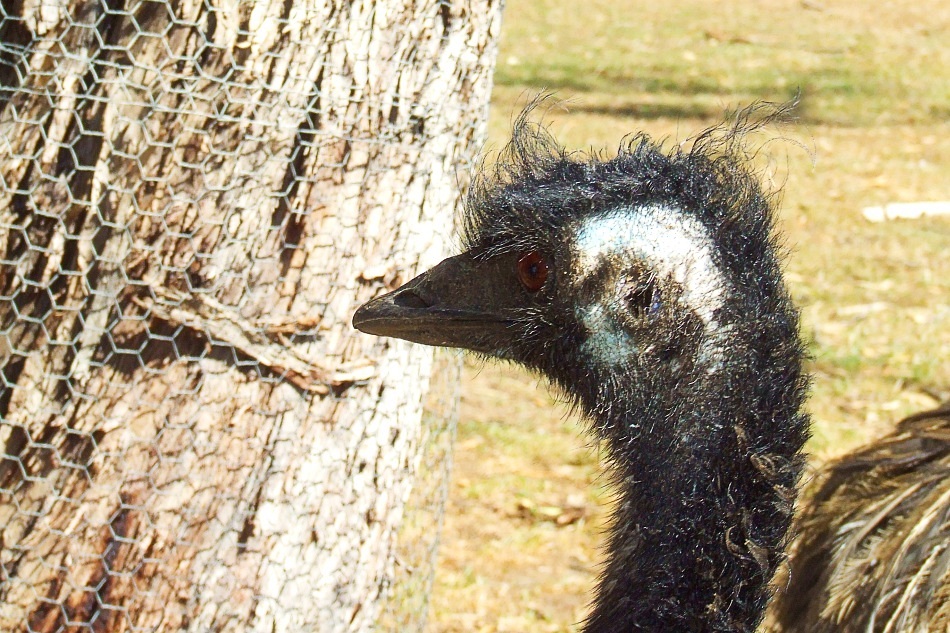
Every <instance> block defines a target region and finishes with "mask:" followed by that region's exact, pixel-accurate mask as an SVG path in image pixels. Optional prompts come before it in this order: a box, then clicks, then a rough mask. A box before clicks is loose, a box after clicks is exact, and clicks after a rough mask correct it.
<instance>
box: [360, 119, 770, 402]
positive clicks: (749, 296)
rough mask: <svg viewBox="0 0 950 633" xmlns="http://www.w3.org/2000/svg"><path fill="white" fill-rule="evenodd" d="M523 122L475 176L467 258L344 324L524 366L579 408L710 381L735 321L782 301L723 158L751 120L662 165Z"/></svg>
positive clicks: (757, 209) (730, 160) (636, 147)
mask: <svg viewBox="0 0 950 633" xmlns="http://www.w3.org/2000/svg"><path fill="white" fill-rule="evenodd" d="M527 114H528V112H525V113H524V114H522V116H521V117H520V118H519V119H518V121H517V122H516V125H515V128H514V133H513V137H512V141H511V143H510V144H509V145H508V147H507V148H506V149H505V150H504V152H502V154H501V156H500V157H499V160H498V161H497V163H496V164H495V166H494V167H493V168H491V169H487V170H483V171H482V172H480V173H479V174H478V175H476V178H475V182H474V185H473V187H472V191H471V193H470V195H469V197H468V199H467V201H466V205H465V210H464V212H463V216H462V227H463V231H462V238H463V244H464V247H465V250H464V252H463V253H462V254H461V255H457V256H455V257H452V258H449V259H447V260H445V261H443V262H442V263H440V264H439V265H437V266H436V267H434V268H433V269H431V270H429V271H428V272H426V273H423V274H422V275H419V276H418V277H416V278H415V279H413V280H412V281H410V282H409V283H407V284H405V285H404V286H403V287H401V288H399V289H397V290H395V291H393V292H391V293H389V294H387V295H384V296H382V297H379V298H377V299H375V300H373V301H371V302H369V303H367V304H366V305H364V306H363V307H361V308H360V309H359V310H358V311H357V313H356V315H355V316H354V319H353V323H354V326H355V327H357V328H358V329H360V330H362V331H364V332H368V333H371V334H377V335H382V336H394V337H398V338H403V339H407V340H410V341H415V342H418V343H423V344H427V345H439V346H446V347H460V348H465V349H469V350H473V351H476V352H479V353H481V354H485V355H488V356H494V357H498V358H503V359H509V360H513V361H516V362H519V363H522V364H524V365H526V366H528V367H530V368H532V369H535V370H537V371H540V372H542V373H544V374H546V375H548V376H549V377H551V378H553V379H554V380H555V381H556V382H557V383H558V384H560V385H561V386H562V387H564V388H565V389H566V390H567V391H568V392H569V393H571V394H572V395H574V396H577V397H578V398H579V399H580V400H581V401H582V402H583V403H584V404H585V405H586V407H587V408H588V410H590V409H591V408H592V407H596V406H598V404H599V405H605V404H606V403H605V402H604V400H603V398H602V397H597V395H596V394H597V392H598V391H603V388H602V387H603V385H604V384H605V383H611V382H616V380H617V377H618V376H624V377H625V378H627V379H631V378H632V379H634V380H636V379H638V378H639V379H643V380H645V381H646V382H656V381H659V382H661V383H662V382H663V381H669V380H673V376H674V375H678V376H680V377H683V376H687V375H689V374H692V373H694V372H701V373H702V374H710V373H714V372H716V371H718V370H719V369H720V368H721V367H722V364H723V363H724V362H727V361H728V358H727V356H726V355H725V354H724V351H723V344H724V341H725V339H726V337H730V336H731V334H732V333H734V332H735V329H736V327H737V323H738V322H740V321H742V320H744V319H747V318H750V317H754V316H755V313H756V312H759V311H763V312H769V311H770V310H772V311H773V312H774V310H773V308H774V307H775V305H774V304H775V302H776V301H779V302H781V301H782V300H784V295H783V292H784V291H783V290H781V289H780V288H779V287H780V286H781V281H780V271H779V268H778V264H777V258H776V256H775V250H776V247H775V244H774V240H773V238H772V234H771V224H772V211H771V206H770V204H769V199H768V197H767V196H766V195H765V194H763V193H762V191H761V188H760V187H759V184H758V181H757V180H756V178H754V177H753V175H752V174H751V173H750V172H749V169H748V167H747V164H746V161H745V160H744V159H745V157H744V155H743V156H739V155H738V154H739V152H737V151H736V149H737V148H741V141H740V137H741V136H742V135H743V134H744V133H745V132H746V131H747V130H748V129H749V128H750V127H754V126H755V125H756V124H755V123H749V119H748V117H747V116H746V117H740V122H739V123H738V124H737V125H736V126H734V127H732V128H728V129H723V128H717V129H713V130H710V131H709V132H707V133H706V134H704V135H701V136H699V137H697V139H696V140H695V141H694V143H693V146H692V149H691V150H690V151H682V150H679V149H676V150H674V151H673V152H671V153H667V152H664V151H663V150H661V149H660V147H659V146H658V144H656V143H654V142H652V141H651V140H650V139H649V138H648V137H646V136H642V135H641V136H636V137H633V138H632V139H630V140H629V141H628V142H627V143H626V144H625V145H624V146H623V147H622V148H621V150H620V152H619V154H618V155H617V156H616V157H615V158H612V159H609V160H600V159H598V158H597V157H596V156H593V157H592V156H585V155H572V154H569V153H567V152H565V151H564V150H563V149H562V148H560V147H559V146H558V145H557V144H556V142H555V141H554V140H553V139H552V138H551V137H550V136H549V135H548V134H547V133H546V131H544V130H543V129H542V128H540V127H539V126H537V125H535V124H532V123H531V122H529V121H528V119H527ZM777 295H778V296H777ZM733 351H734V350H733ZM604 397H606V394H604Z"/></svg>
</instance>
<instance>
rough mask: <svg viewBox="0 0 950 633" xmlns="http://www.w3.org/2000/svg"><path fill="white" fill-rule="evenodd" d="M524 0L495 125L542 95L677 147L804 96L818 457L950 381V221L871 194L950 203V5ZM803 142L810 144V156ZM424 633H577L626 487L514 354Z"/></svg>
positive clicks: (495, 397) (470, 474)
mask: <svg viewBox="0 0 950 633" xmlns="http://www.w3.org/2000/svg"><path fill="white" fill-rule="evenodd" d="M577 7H578V5H577V3H574V2H569V1H568V0H520V1H514V2H510V3H509V6H508V9H507V12H506V15H505V24H504V29H503V33H502V42H501V49H500V54H499V64H498V70H497V73H496V89H495V92H494V96H493V112H492V118H491V121H490V125H489V129H490V134H489V135H490V139H491V142H492V144H493V145H494V146H496V147H497V146H499V145H501V144H502V143H503V142H504V141H505V138H506V135H507V130H508V126H509V124H510V120H511V117H512V115H513V113H516V112H517V111H518V110H519V109H520V107H521V106H522V105H523V103H524V101H525V99H526V98H527V97H529V96H531V95H533V94H535V93H537V92H538V91H540V90H542V89H548V90H554V91H556V94H557V96H558V97H561V98H564V99H567V100H569V103H568V106H567V108H566V109H561V108H555V109H552V110H550V111H549V112H547V113H546V115H545V120H546V121H549V122H551V127H552V130H553V132H554V133H555V134H556V135H557V137H558V138H559V139H560V140H561V142H562V143H564V144H565V145H566V146H568V147H571V148H579V149H584V148H602V147H606V148H608V149H609V148H612V147H616V146H617V145H618V143H619V141H620V139H621V138H622V137H623V136H624V135H626V134H628V133H630V132H634V131H639V130H645V131H647V132H648V133H650V134H652V135H653V136H655V137H658V138H668V139H670V141H671V142H676V141H679V140H683V139H684V138H686V137H688V136H689V135H690V134H691V133H695V132H696V131H699V130H701V129H703V128H705V127H707V126H708V125H710V124H712V123H714V122H715V121H716V120H717V118H719V117H721V115H722V112H723V111H724V110H726V109H729V108H735V107H737V106H742V105H745V104H748V103H750V102H752V101H754V100H758V99H767V100H784V99H787V98H788V97H789V96H791V95H793V94H794V93H795V92H796V91H797V90H799V89H800V90H801V91H802V95H803V97H802V99H803V102H802V107H801V108H800V110H799V116H800V120H799V122H798V123H797V124H795V125H791V126H788V127H785V128H783V129H781V130H775V131H774V136H775V137H781V138H787V139H790V141H791V142H781V141H779V142H771V143H768V144H767V145H766V146H765V149H766V153H767V154H769V155H770V156H771V157H772V166H771V167H772V169H773V171H774V173H775V179H776V182H778V183H780V184H783V185H784V187H783V199H782V215H781V223H782V228H783V230H784V231H785V233H786V234H787V237H788V240H787V241H788V244H789V245H790V247H791V255H790V258H789V261H788V267H787V268H788V280H789V284H790V285H791V288H792V291H793V294H794V295H795V298H796V299H797V301H798V303H799V305H800V306H801V307H802V310H803V317H804V333H805V336H806V337H807V338H808V340H809V341H810V343H811V345H810V349H811V353H812V361H811V365H810V369H811V371H812V373H813V375H814V387H813V389H812V397H811V400H810V404H809V407H810V409H811V411H812V412H813V414H814V418H815V421H816V426H815V429H814V438H813V440H812V442H811V444H810V445H809V450H810V453H811V456H812V463H813V464H814V465H816V466H817V465H819V464H820V463H821V462H823V461H825V460H827V459H829V458H831V457H833V456H835V455H839V454H842V453H844V452H847V451H849V450H851V449H853V448H854V447H856V446H857V445H860V444H861V443H863V442H865V441H868V440H869V439H870V438H873V437H875V436H879V435H881V434H883V433H885V432H887V430H888V429H890V428H891V426H892V425H893V423H894V422H895V421H896V420H898V419H899V418H900V417H901V416H903V415H906V414H908V413H910V412H913V411H917V410H920V409H922V408H924V407H927V406H931V405H933V404H935V403H936V401H937V399H938V398H941V397H943V398H946V397H948V396H950V221H948V219H946V218H930V219H921V220H913V221H895V222H887V223H881V224H872V223H869V222H867V221H866V220H864V218H863V217H862V215H861V209H862V208H863V207H865V206H871V205H879V204H882V203H887V202H906V201H918V200H948V199H950V178H947V174H948V173H950V47H947V46H946V45H945V42H944V39H945V34H946V33H947V32H950V5H947V3H945V2H939V1H937V0H932V1H930V2H922V3H884V4H877V5H870V4H869V3H866V2H857V1H856V0H843V1H842V2H835V3H832V2H823V1H812V0H806V1H803V2H793V1H791V0H783V1H781V2H780V1H778V0H767V1H764V2H757V3H750V2H739V1H738V0H724V1H723V2H717V3H710V2H705V1H702V0H683V1H681V2H675V3H631V2H619V1H618V0H594V1H592V2H589V3H587V4H586V5H585V8H584V10H583V11H582V12H578V11H577ZM803 148H804V149H803ZM462 393H463V399H462V411H461V421H460V425H459V438H458V444H457V446H456V451H455V470H454V474H453V480H452V483H451V488H450V495H449V506H448V508H447V510H446V517H445V522H446V524H445V531H444V535H443V543H442V548H441V551H440V562H439V568H438V571H437V576H436V583H435V589H434V593H433V596H432V611H431V614H430V621H429V627H428V630H429V631H432V632H438V633H449V632H459V633H461V632H463V631H464V632H469V631H474V632H484V633H494V632H514V631H541V632H545V631H551V632H561V631H576V630H579V627H578V626H577V625H576V624H575V623H576V622H578V621H580V620H581V619H582V618H583V617H584V614H585V612H586V601H587V599H588V596H589V595H590V593H589V592H590V590H591V588H592V587H593V585H594V583H595V581H596V576H597V569H598V568H597V564H598V561H599V560H600V554H599V551H598V544H599V543H600V542H601V537H602V533H603V526H604V522H605V513H606V512H607V509H608V508H609V502H610V491H609V490H607V489H605V488H604V487H603V486H602V479H601V477H600V472H601V470H600V460H599V456H598V454H597V452H596V450H594V449H592V448H590V447H588V446H586V445H585V443H584V440H583V439H582V437H581V435H582V433H581V430H582V423H580V422H577V421H575V420H574V419H573V418H571V417H570V416H568V413H567V411H566V409H565V408H564V407H563V406H561V405H559V404H558V403H557V402H556V401H555V399H553V398H552V397H551V396H550V395H549V394H548V392H547V390H546V389H545V388H544V387H543V386H539V385H538V384H537V380H536V379H535V378H534V377H531V376H527V375H525V374H524V373H523V372H521V371H520V370H518V369H517V368H515V367H511V366H507V365H491V364H490V365H486V366H484V367H476V366H475V365H472V364H467V365H466V367H465V370H464V374H463V391H462Z"/></svg>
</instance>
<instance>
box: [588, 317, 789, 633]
mask: <svg viewBox="0 0 950 633" xmlns="http://www.w3.org/2000/svg"><path fill="white" fill-rule="evenodd" d="M786 343H787V344H786V345H781V342H780V348H782V349H786V350H789V349H792V350H797V349H798V343H797V339H796V338H795V336H794V335H790V340H789V341H786ZM744 356H745V358H744V361H745V362H748V366H745V367H741V366H738V367H723V368H721V372H722V373H721V374H718V375H714V374H707V373H705V372H703V371H702V370H699V371H697V372H696V374H695V375H692V376H680V377H676V376H674V375H670V376H666V377H663V376H660V377H659V379H658V380H657V382H658V383H660V384H657V385H654V387H653V389H652V390H651V391H650V392H648V393H647V394H646V395H645V396H643V397H641V398H639V399H636V398H635V399H634V400H637V402H636V403H635V404H633V405H632V406H628V407H624V408H618V407H616V406H614V407H604V406H603V403H604V402H606V401H608V400H609V401H612V402H614V403H616V402H617V401H619V400H621V399H622V398H623V397H624V396H623V394H622V393H611V394H607V393H602V394H601V396H600V397H599V398H598V400H600V401H601V403H600V404H599V405H598V404H596V403H591V404H594V407H593V410H594V411H595V414H594V416H593V418H594V419H593V422H594V428H595V432H596V433H598V434H599V435H601V437H602V439H603V440H604V442H605V445H606V450H607V452H608V454H609V457H610V461H611V462H612V463H613V476H614V481H615V484H616V486H617V489H618V498H617V505H616V508H615V511H614V524H613V528H612V531H611V534H610V537H609V542H608V546H607V550H608V551H607V563H606V566H605V569H604V573H603V576H602V578H601V582H600V585H599V587H598V590H597V594H596V598H595V601H594V605H593V608H592V611H591V615H590V616H589V619H588V622H587V626H586V628H585V631H586V632H587V633H621V632H628V631H657V632H659V631H730V632H731V631H750V632H751V631H754V630H755V629H756V628H757V626H758V624H759V622H760V621H761V618H762V615H763V613H764V609H765V606H766V604H767V602H768V599H769V597H770V595H771V592H770V590H769V583H770V581H771V579H772V577H773V574H774V572H775V570H776V567H777V565H778V564H779V562H780V561H781V558H782V556H783V552H784V547H785V543H786V532H787V530H788V527H789V523H790V519H791V516H792V510H793V504H794V495H795V489H796V485H797V481H798V478H799V474H800V472H801V458H800V455H799V454H800V451H801V449H802V445H803V443H804V441H805V438H806V436H807V419H806V418H805V417H804V415H803V414H801V413H800V412H799V407H800V405H801V397H802V391H803V381H804V379H803V377H802V374H801V370H800V358H799V357H798V356H797V355H794V354H793V355H792V356H791V358H789V357H788V356H787V355H786V354H776V353H775V350H774V349H772V350H769V349H766V350H758V351H757V352H753V353H752V354H751V355H744ZM746 359H750V360H746ZM756 359H772V363H771V366H768V365H769V364H768V363H766V364H765V365H759V366H756V365H758V363H756ZM783 365H784V368H783ZM770 378H771V379H773V380H769V379H770ZM664 383H665V384H664ZM670 384H673V385H676V386H675V387H673V388H671V387H670V386H669V385H670ZM628 398H629V394H628ZM588 410H591V409H588ZM598 410H599V411H600V413H599V414H597V413H596V411H598Z"/></svg>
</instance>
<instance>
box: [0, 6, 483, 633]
mask: <svg viewBox="0 0 950 633" xmlns="http://www.w3.org/2000/svg"><path fill="white" fill-rule="evenodd" d="M499 11H500V8H499V7H498V6H492V5H491V3H489V2H458V3H451V4H450V3H445V2H439V1H435V2H430V3H425V2H423V3H419V4H412V3H404V4H396V3H374V2H367V3H343V2H333V3H321V2H318V1H316V0H298V1H296V2H286V3H284V2H265V1H261V2H253V3H249V2H243V1H236V0H204V1H202V2H191V1H190V0H167V1H166V0H156V1H152V0H141V1H140V0H20V1H16V2H13V3H4V4H3V6H2V13H0V148H2V149H0V156H2V157H3V161H2V162H0V228H2V234H0V238H2V239H0V362H2V372H0V375H2V377H3V381H4V382H3V390H2V395H0V530H2V543H0V628H2V629H3V630H10V631H14V630H16V631H26V630H29V631H65V630H68V631H72V630H77V631H78V630H96V631H105V630H109V631H112V630H116V631H118V630H123V631H124V630H138V631H156V630H171V629H175V630H194V631H206V630H215V631H228V630H234V631H244V630H261V631H264V630H266V631H272V630H276V631H284V630H315V631H343V630H367V629H369V628H373V627H374V626H377V623H380V624H378V626H380V627H381V628H386V629H390V630H400V631H408V630H415V629H419V628H421V626H422V622H423V620H424V612H425V604H426V596H427V594H428V590H429V587H430V584H431V578H432V568H433V561H434V551H435V545H436V539H437V534H438V530H437V529H433V527H434V526H437V525H438V524H439V522H440V517H441V511H442V504H443V500H444V495H445V480H446V475H447V469H448V463H449V452H450V447H451V441H452V434H453V429H454V420H455V418H454V416H455V407H456V402H457V393H456V389H457V384H458V360H457V358H456V357H455V356H452V355H445V356H440V357H437V358H436V360H435V363H434V364H433V358H432V354H431V352H429V351H427V350H425V349H423V348H417V347H414V346H409V345H406V344H403V343H398V342H396V343H389V342H384V341H371V340H368V337H367V338H362V337H358V336H354V334H353V333H352V330H351V329H350V328H349V318H350V315H351V314H352V310H353V308H354V307H355V305H357V304H358V303H359V302H361V301H362V300H365V299H366V298H368V297H369V296H371V295H373V294H375V293H377V292H379V291H380V287H381V286H389V287H391V286H393V285H394V284H397V283H399V282H400V280H402V279H405V278H406V275H407V274H410V271H412V270H417V269H419V268H420V267H423V266H428V265H431V264H432V263H434V262H435V261H436V260H437V259H438V258H439V257H440V256H441V255H442V252H443V251H444V248H445V244H446V241H447V234H448V233H449V227H450V224H451V223H450V222H449V221H448V220H449V218H450V210H451V209H453V208H454V207H455V206H456V204H457V203H458V200H459V195H460V194H459V186H458V185H459V182H458V181H459V180H460V177H459V175H461V174H464V173H465V171H466V165H467V164H468V163H469V161H470V160H471V157H472V151H473V147H474V145H475V142H477V141H478V140H479V139H480V138H482V136H483V133H484V120H485V112H486V108H487V98H488V93H489V87H490V77H491V72H492V69H493V63H494V53H495V49H494V45H493V37H494V34H495V33H497V31H498V29H497V26H498V18H499ZM462 184H464V182H463V183H462ZM394 260H395V261H394ZM430 375H432V376H434V378H433V382H432V385H433V388H432V389H431V390H429V392H428V393H429V396H428V399H427V400H425V394H426V392H427V387H428V385H429V376H430ZM424 400H425V403H424ZM424 404H425V411H426V412H427V413H426V414H425V415H423V414H422V411H423V405H424ZM407 500H408V505H406V501H407ZM404 507H405V508H406V510H405V512H404V511H403V509H404ZM397 535H398V536H397ZM397 539H398V543H397V542H396V540H397ZM381 603H385V604H386V605H387V606H386V607H381V606H380V604H381ZM381 614H382V615H381Z"/></svg>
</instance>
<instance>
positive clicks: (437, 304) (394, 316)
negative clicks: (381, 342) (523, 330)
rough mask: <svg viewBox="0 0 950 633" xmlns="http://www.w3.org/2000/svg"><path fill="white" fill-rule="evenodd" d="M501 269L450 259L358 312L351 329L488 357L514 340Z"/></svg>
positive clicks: (466, 258)
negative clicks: (498, 273)
mask: <svg viewBox="0 0 950 633" xmlns="http://www.w3.org/2000/svg"><path fill="white" fill-rule="evenodd" d="M499 265H500V262H493V261H491V260H488V261H477V260H476V259H475V258H474V257H472V255H471V254H470V253H463V254H461V255H456V256H455V257H450V258H448V259H446V260H444V261H442V262H441V263H440V264H438V265H436V266H435V267H434V268H432V269H430V270H429V271H427V272H424V273H422V274H421V275H419V276H418V277H416V278H415V279H413V280H412V281H410V282H408V283H406V284H404V285H403V286H401V287H400V288H397V289H396V290H393V291H392V292H390V293H388V294H385V295H383V296H381V297H377V298H376V299H373V300H371V301H369V302H367V303H365V304H363V305H362V306H360V308H359V309H358V310H357V311H356V314H354V315H353V327H355V328H356V329H357V330H360V331H361V332H366V333H367V334H375V335H377V336H392V337H395V338H401V339H405V340H407V341H412V342H413V343H422V344H424V345H437V346H441V347H461V348H464V349H470V350H473V351H477V352H485V353H490V352H492V351H494V350H497V349H499V347H500V346H502V345H504V344H505V341H506V340H508V339H510V338H511V336H512V333H511V332H510V330H509V325H510V323H511V319H510V318H509V317H506V312H509V310H510V309H511V308H512V307H514V306H513V305H512V304H513V303H515V301H517V298H516V297H513V296H511V293H508V292H506V291H505V290H504V289H503V288H500V287H499V284H498V278H499V276H498V275H497V274H495V273H497V272H498V271H497V268H499ZM513 300H514V301H513ZM505 304H507V305H505Z"/></svg>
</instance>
